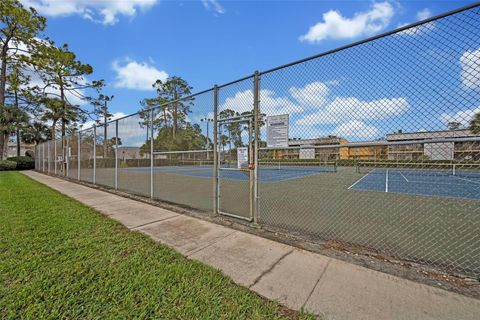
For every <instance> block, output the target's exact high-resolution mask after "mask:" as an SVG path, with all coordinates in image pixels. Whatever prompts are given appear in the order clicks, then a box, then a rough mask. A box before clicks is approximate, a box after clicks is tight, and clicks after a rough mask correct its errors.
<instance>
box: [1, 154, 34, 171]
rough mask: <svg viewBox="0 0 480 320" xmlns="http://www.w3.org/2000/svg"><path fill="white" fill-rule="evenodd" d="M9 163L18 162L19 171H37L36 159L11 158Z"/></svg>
mask: <svg viewBox="0 0 480 320" xmlns="http://www.w3.org/2000/svg"><path fill="white" fill-rule="evenodd" d="M7 160H9V161H13V162H16V168H15V169H17V170H30V169H35V159H33V158H30V157H25V156H24V157H10V158H7Z"/></svg>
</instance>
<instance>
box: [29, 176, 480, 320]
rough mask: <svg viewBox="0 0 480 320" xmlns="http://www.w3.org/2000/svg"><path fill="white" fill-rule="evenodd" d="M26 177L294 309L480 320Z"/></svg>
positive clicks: (411, 290)
mask: <svg viewBox="0 0 480 320" xmlns="http://www.w3.org/2000/svg"><path fill="white" fill-rule="evenodd" d="M24 174H26V175H27V176H29V177H31V178H33V179H35V180H37V181H39V182H41V183H44V184H45V185H47V186H49V187H51V188H53V189H55V190H58V191H59V192H61V193H63V194H65V195H67V196H69V197H72V198H74V199H76V200H78V201H80V202H82V203H84V204H86V205H89V206H91V207H93V208H95V209H96V210H98V211H100V212H102V213H103V214H105V215H107V216H109V217H110V218H112V219H115V220H118V221H120V222H121V223H123V224H124V225H125V226H126V227H127V228H129V229H131V230H136V231H140V232H142V233H144V234H146V235H148V236H150V237H151V238H153V239H155V240H156V241H158V242H161V243H163V244H166V245H168V246H170V247H173V248H174V249H176V250H177V251H179V252H181V253H182V254H184V255H185V256H187V257H190V258H191V259H196V260H199V261H202V262H203V263H206V264H208V265H210V266H212V267H214V268H216V269H220V270H222V271H223V272H224V273H225V274H226V275H228V276H230V277H231V278H232V279H233V280H234V281H235V282H236V283H238V284H240V285H243V286H246V287H248V288H250V289H251V290H253V291H255V292H257V293H259V294H260V295H262V296H264V297H266V298H268V299H271V300H276V301H278V302H280V303H281V304H283V305H285V306H287V307H289V308H292V309H296V310H299V309H300V308H304V309H305V310H307V311H309V312H312V313H315V314H317V315H322V316H323V318H325V319H458V320H460V319H472V320H473V319H475V320H477V319H480V300H476V299H473V298H468V297H465V296H462V295H459V294H456V293H453V292H449V291H445V290H442V289H438V288H434V287H430V286H427V285H423V284H420V283H416V282H412V281H409V280H405V279H402V278H398V277H395V276H392V275H388V274H385V273H381V272H378V271H374V270H371V269H367V268H363V267H360V266H357V265H353V264H349V263H346V262H344V261H340V260H336V259H332V258H328V257H325V256H322V255H319V254H315V253H311V252H308V251H304V250H300V249H297V248H294V247H292V246H288V245H285V244H280V243H277V242H274V241H271V240H267V239H264V238H261V237H258V236H255V235H251V234H248V233H244V232H241V231H236V230H233V229H229V228H227V227H224V226H220V225H217V224H214V223H210V222H207V221H203V220H199V219H196V218H192V217H189V216H186V215H181V214H177V213H175V212H172V211H169V210H165V209H162V208H158V207H155V206H151V205H148V204H145V203H142V202H138V201H135V200H131V199H127V198H123V197H120V196H117V195H114V194H111V193H108V192H104V191H100V190H96V189H92V188H89V187H86V186H82V185H79V184H75V183H72V182H68V181H65V180H62V179H59V178H54V177H50V176H46V175H43V174H40V173H37V172H33V171H28V172H24Z"/></svg>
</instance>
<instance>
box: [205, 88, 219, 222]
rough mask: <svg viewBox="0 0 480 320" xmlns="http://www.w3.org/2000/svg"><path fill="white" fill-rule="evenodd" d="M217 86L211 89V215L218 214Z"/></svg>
mask: <svg viewBox="0 0 480 320" xmlns="http://www.w3.org/2000/svg"><path fill="white" fill-rule="evenodd" d="M217 114H218V86H217V85H215V87H214V89H213V213H214V214H218V210H219V208H218V200H219V199H218V197H219V196H220V193H219V191H220V190H219V189H218V188H219V183H218V141H217V140H218V139H217V134H218V133H217V127H218V116H217ZM207 140H208V139H207Z"/></svg>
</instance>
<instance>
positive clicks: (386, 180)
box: [385, 169, 388, 192]
mask: <svg viewBox="0 0 480 320" xmlns="http://www.w3.org/2000/svg"><path fill="white" fill-rule="evenodd" d="M385 192H388V169H387V174H386V175H385Z"/></svg>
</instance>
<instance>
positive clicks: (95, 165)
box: [93, 125, 97, 184]
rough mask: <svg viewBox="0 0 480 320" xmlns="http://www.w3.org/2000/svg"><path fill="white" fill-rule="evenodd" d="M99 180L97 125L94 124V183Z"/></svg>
mask: <svg viewBox="0 0 480 320" xmlns="http://www.w3.org/2000/svg"><path fill="white" fill-rule="evenodd" d="M96 180H97V127H96V126H95V125H94V126H93V184H95V182H96Z"/></svg>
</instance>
